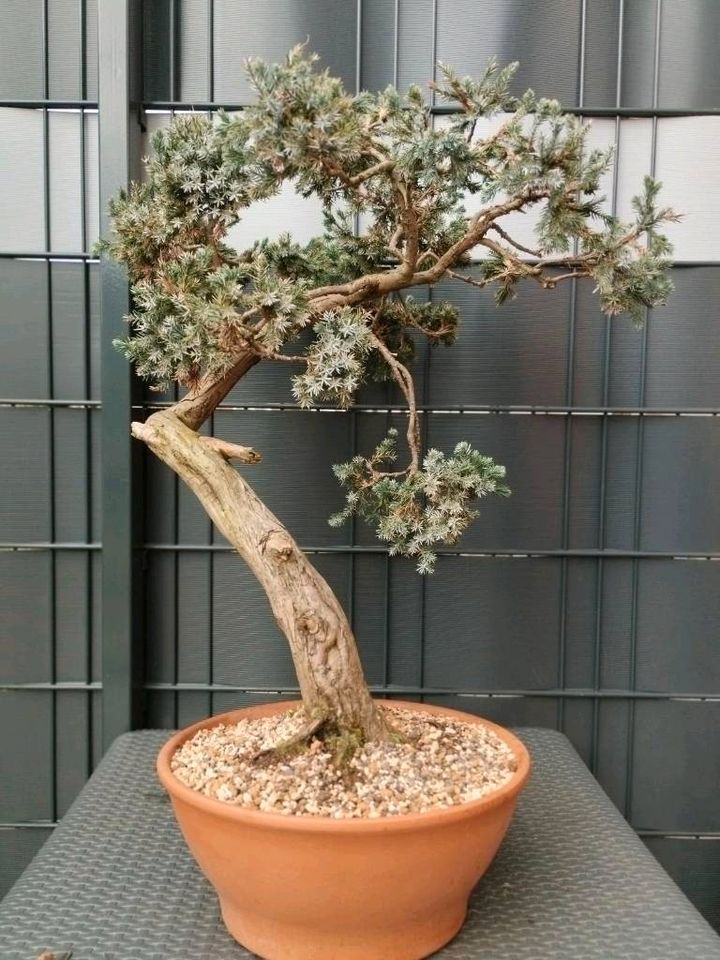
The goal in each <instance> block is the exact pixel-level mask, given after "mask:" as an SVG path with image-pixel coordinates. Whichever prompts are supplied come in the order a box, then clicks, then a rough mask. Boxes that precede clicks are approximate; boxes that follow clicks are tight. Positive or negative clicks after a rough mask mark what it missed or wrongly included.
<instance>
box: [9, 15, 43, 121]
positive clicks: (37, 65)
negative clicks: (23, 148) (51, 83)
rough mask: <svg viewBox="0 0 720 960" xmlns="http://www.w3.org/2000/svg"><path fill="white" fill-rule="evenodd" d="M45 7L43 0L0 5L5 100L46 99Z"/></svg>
mask: <svg viewBox="0 0 720 960" xmlns="http://www.w3.org/2000/svg"><path fill="white" fill-rule="evenodd" d="M42 4H43V0H5V2H4V3H3V4H2V6H0V98H2V99H7V100H11V99H16V98H17V99H23V100H35V99H38V98H40V97H42V96H43V83H42V58H43V43H42ZM2 139H3V138H2V137H0V140H2Z"/></svg>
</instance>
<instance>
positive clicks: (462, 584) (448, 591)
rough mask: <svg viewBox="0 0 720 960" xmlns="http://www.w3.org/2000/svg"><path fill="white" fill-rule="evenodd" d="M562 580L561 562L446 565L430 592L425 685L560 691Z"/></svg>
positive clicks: (451, 560)
mask: <svg viewBox="0 0 720 960" xmlns="http://www.w3.org/2000/svg"><path fill="white" fill-rule="evenodd" d="M559 576H560V564H559V562H558V561H555V560H509V559H508V560H504V561H502V562H494V561H492V560H487V561H484V560H483V561H477V560H472V559H465V558H462V557H448V558H443V559H442V560H441V561H439V562H438V566H437V569H436V572H435V574H434V575H433V577H432V579H431V580H428V581H427V584H426V586H425V610H426V618H425V634H424V638H423V640H424V646H423V650H424V663H425V683H426V684H427V685H428V686H431V687H447V688H448V689H473V688H475V689H498V690H503V689H505V690H518V689H522V690H528V691H530V690H533V689H543V688H547V687H550V688H552V687H555V686H556V685H557V663H558V647H557V644H558V635H559V629H558V627H559V619H558V618H559V605H558V601H557V597H558V587H559ZM520 598H522V599H520Z"/></svg>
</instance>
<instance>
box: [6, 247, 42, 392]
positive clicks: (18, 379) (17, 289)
mask: <svg viewBox="0 0 720 960" xmlns="http://www.w3.org/2000/svg"><path fill="white" fill-rule="evenodd" d="M47 270H48V266H47V264H46V263H40V262H37V261H27V260H25V261H22V260H0V289H2V297H0V327H1V328H2V340H3V347H2V350H0V383H2V388H1V390H2V393H3V394H5V395H6V396H10V397H18V398H20V397H39V398H46V397H47V396H48V386H49V381H48V373H49V371H48V365H47V363H46V362H44V359H45V357H47V354H48V318H47V309H48V301H47Z"/></svg>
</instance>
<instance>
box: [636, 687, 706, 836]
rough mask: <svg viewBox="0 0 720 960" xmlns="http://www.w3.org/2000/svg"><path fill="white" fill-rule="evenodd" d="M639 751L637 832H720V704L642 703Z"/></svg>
mask: <svg viewBox="0 0 720 960" xmlns="http://www.w3.org/2000/svg"><path fill="white" fill-rule="evenodd" d="M634 748H635V749H634V754H633V758H634V762H633V770H632V787H633V799H632V817H633V824H634V825H635V826H636V827H638V828H640V829H644V830H665V831H667V832H668V833H672V832H673V830H678V831H688V832H692V833H703V832H713V831H720V806H718V803H717V784H718V781H720V701H714V702H701V701H696V702H684V701H675V702H668V701H650V702H642V703H638V704H637V705H636V707H635V737H634Z"/></svg>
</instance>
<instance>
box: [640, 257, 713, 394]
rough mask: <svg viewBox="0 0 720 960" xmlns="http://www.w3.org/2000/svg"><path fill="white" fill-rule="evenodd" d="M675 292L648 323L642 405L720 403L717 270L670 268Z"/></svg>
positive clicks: (655, 311) (653, 314)
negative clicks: (645, 377) (715, 305)
mask: <svg viewBox="0 0 720 960" xmlns="http://www.w3.org/2000/svg"><path fill="white" fill-rule="evenodd" d="M673 282H674V284H675V292H674V293H673V295H672V296H671V298H670V300H669V302H668V305H667V307H664V308H663V309H662V310H654V311H653V313H652V316H651V317H650V320H649V323H648V347H647V351H648V353H647V360H648V370H647V387H646V391H647V393H646V396H647V404H648V406H651V407H662V406H677V407H720V343H718V342H717V323H718V320H717V314H716V310H715V309H714V308H713V306H712V305H713V304H717V303H719V302H720V268H707V267H706V268H702V269H691V268H687V269H684V270H675V271H674V272H673Z"/></svg>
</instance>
